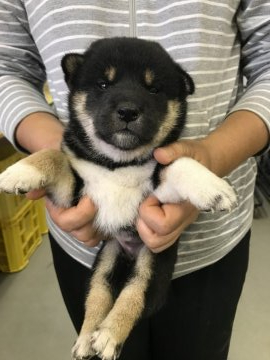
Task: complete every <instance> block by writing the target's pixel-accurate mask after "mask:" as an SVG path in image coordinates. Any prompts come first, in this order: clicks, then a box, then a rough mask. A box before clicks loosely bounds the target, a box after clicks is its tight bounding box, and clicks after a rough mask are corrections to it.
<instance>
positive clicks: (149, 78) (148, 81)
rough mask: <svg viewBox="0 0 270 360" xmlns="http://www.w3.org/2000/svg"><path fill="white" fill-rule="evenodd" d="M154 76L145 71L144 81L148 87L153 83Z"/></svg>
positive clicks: (149, 71)
mask: <svg viewBox="0 0 270 360" xmlns="http://www.w3.org/2000/svg"><path fill="white" fill-rule="evenodd" d="M154 78H155V75H154V73H153V71H151V70H149V69H147V70H146V71H145V75H144V79H145V83H146V84H147V85H148V86H150V85H152V83H153V81H154Z"/></svg>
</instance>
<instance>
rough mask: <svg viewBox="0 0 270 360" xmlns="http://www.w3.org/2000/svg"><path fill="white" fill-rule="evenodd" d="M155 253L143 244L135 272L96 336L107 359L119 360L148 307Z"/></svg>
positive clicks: (95, 342)
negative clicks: (148, 291) (147, 293)
mask: <svg viewBox="0 0 270 360" xmlns="http://www.w3.org/2000/svg"><path fill="white" fill-rule="evenodd" d="M152 261H153V254H152V253H151V252H150V251H149V250H148V249H147V248H146V247H143V248H142V249H141V250H140V253H139V255H138V258H137V261H136V264H135V269H134V274H133V276H132V277H131V278H130V280H129V281H128V282H127V284H126V285H125V286H124V288H123V289H122V291H121V292H120V294H119V296H118V298H117V300H116V302H115V304H114V306H113V308H112V310H111V311H110V312H109V314H108V316H107V317H106V318H105V319H104V321H103V322H102V323H101V325H100V326H99V327H98V329H97V330H96V331H95V332H94V334H93V337H92V347H93V349H94V350H95V351H96V353H97V354H99V356H100V358H101V359H103V360H115V359H117V358H118V356H119V355H120V352H121V349H122V346H123V344H124V342H125V340H126V339H127V337H128V335H129V334H130V332H131V330H132V329H133V327H134V325H135V324H136V322H137V321H138V319H139V318H140V317H141V315H142V313H143V311H144V308H145V292H146V290H147V288H148V286H149V281H150V279H151V277H152Z"/></svg>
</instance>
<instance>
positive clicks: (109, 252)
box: [72, 240, 120, 360]
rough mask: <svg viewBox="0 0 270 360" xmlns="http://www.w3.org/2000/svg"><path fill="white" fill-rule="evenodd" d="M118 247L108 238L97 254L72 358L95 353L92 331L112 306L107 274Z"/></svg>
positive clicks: (88, 356) (86, 356)
mask: <svg viewBox="0 0 270 360" xmlns="http://www.w3.org/2000/svg"><path fill="white" fill-rule="evenodd" d="M119 249H120V247H119V244H118V242H117V241H116V240H109V241H108V242H107V243H106V245H105V246H104V248H103V249H102V250H101V251H102V252H101V253H100V254H99V258H98V260H97V266H96V268H95V270H94V273H93V276H92V278H91V281H90V290H89V293H88V296H87V299H86V304H85V317H84V322H83V325H82V329H81V332H80V334H79V337H78V339H77V341H76V343H75V345H74V346H73V348H72V356H73V359H74V360H81V359H90V358H91V357H93V356H94V355H95V354H96V351H94V350H93V349H92V346H91V339H92V335H93V332H94V331H95V330H96V329H97V327H98V326H99V325H100V323H101V322H102V321H103V320H104V318H105V317H106V316H107V314H108V312H109V311H110V310H111V308H112V306H113V296H112V292H111V288H110V284H109V282H108V276H109V275H110V274H111V273H112V272H113V268H114V266H115V263H116V259H117V255H118V253H119Z"/></svg>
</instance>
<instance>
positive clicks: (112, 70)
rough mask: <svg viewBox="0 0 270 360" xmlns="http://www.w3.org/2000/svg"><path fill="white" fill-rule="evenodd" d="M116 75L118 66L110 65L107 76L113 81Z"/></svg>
mask: <svg viewBox="0 0 270 360" xmlns="http://www.w3.org/2000/svg"><path fill="white" fill-rule="evenodd" d="M115 75H116V68H115V67H113V66H110V67H108V68H107V69H106V70H105V76H107V79H108V80H109V81H113V80H114V79H115Z"/></svg>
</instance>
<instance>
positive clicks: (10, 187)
mask: <svg viewBox="0 0 270 360" xmlns="http://www.w3.org/2000/svg"><path fill="white" fill-rule="evenodd" d="M46 180H47V179H46V176H45V175H44V174H42V173H41V172H40V171H39V170H38V169H37V168H35V167H34V166H33V165H30V164H27V163H26V162H25V161H24V160H21V161H19V162H17V163H16V164H14V165H11V166H10V167H9V168H7V169H6V170H5V171H4V172H3V173H2V174H1V175H0V191H3V192H6V193H11V194H12V193H13V194H25V193H27V192H28V191H30V190H34V189H40V188H42V187H44V185H45V184H46Z"/></svg>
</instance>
